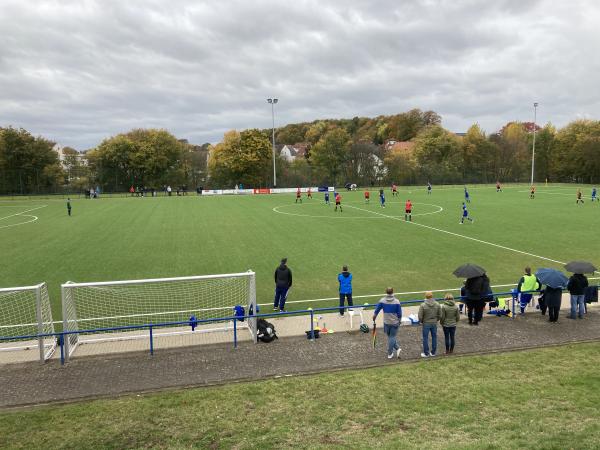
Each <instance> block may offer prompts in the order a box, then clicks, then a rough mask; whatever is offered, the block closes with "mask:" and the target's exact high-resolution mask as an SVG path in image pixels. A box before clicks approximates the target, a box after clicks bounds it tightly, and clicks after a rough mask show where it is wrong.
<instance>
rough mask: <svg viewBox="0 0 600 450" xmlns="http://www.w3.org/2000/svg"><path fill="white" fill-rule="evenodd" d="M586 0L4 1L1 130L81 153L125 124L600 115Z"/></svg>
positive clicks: (175, 128) (593, 17)
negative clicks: (425, 113)
mask: <svg viewBox="0 0 600 450" xmlns="http://www.w3.org/2000/svg"><path fill="white" fill-rule="evenodd" d="M599 24H600V2H598V1H597V0H589V1H587V0H573V1H569V2H567V1H558V0H556V1H550V0H548V1H544V0H539V1H535V0H515V1H513V0H495V1H486V0H479V1H476V0H464V1H463V0H447V1H434V0H422V1H416V0H415V1H411V0H404V1H398V0H391V1H387V0H386V1H383V0H382V1H366V0H337V1H333V0H319V1H316V0H314V1H304V0H294V1H284V0H279V1H276V0H272V1H263V0H241V1H228V0H219V1H217V0H213V1H200V0H196V1H192V0H190V1H184V0H169V1H167V0H118V1H109V0H96V1H94V0H74V1H70V0H55V1H41V0H40V1H38V0H0V126H7V125H12V126H15V127H23V128H26V129H27V130H29V131H31V132H32V133H34V134H36V135H38V134H40V135H43V136H45V137H48V138H50V139H52V140H55V141H56V142H58V143H60V144H62V145H70V146H74V147H75V148H77V149H80V150H83V149H86V148H90V147H93V146H95V145H97V144H98V143H99V142H100V141H101V140H102V139H103V138H106V137H109V136H111V135H114V134H117V133H120V132H125V131H128V130H130V129H132V128H136V127H160V128H166V129H168V130H169V131H171V132H172V133H174V134H175V135H176V136H178V137H179V138H186V139H188V140H190V142H193V143H204V142H218V141H219V140H220V139H221V137H222V135H223V132H224V131H226V130H229V129H232V128H237V129H244V128H254V127H257V128H267V127H270V125H271V109H270V106H269V105H268V104H267V102H266V98H267V97H277V98H279V99H280V101H279V103H278V104H277V106H276V108H275V115H276V117H275V120H276V125H283V124H287V123H294V122H300V121H312V120H314V119H318V118H351V117H354V116H376V115H380V114H394V113H398V112H403V111H406V110H409V109H411V108H421V109H423V110H427V109H432V110H435V111H436V112H438V113H439V114H440V115H441V116H442V118H443V125H444V126H445V127H446V128H448V129H450V130H452V131H465V130H466V128H468V127H469V126H470V125H471V124H472V123H474V122H478V123H479V124H480V125H481V126H482V127H483V128H484V129H485V130H486V131H488V132H493V131H496V130H497V129H499V128H500V127H501V126H502V125H503V124H504V123H506V122H507V121H510V120H521V121H528V120H532V119H533V102H534V101H537V102H539V104H540V106H539V108H538V122H542V123H545V122H547V121H551V122H552V123H554V124H555V125H557V126H561V125H564V124H566V123H568V122H569V121H571V120H573V119H577V118H593V119H598V118H600V31H599Z"/></svg>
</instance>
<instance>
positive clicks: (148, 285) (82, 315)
mask: <svg viewBox="0 0 600 450" xmlns="http://www.w3.org/2000/svg"><path fill="white" fill-rule="evenodd" d="M236 306H241V307H243V308H244V313H245V315H250V314H255V313H256V279H255V274H254V272H251V271H248V272H243V273H234V274H222V275H204V276H192V277H179V278H159V279H149V280H126V281H107V282H96V283H72V282H68V283H65V284H63V285H62V313H63V329H64V330H65V331H82V332H78V333H74V334H68V335H66V336H65V346H66V355H67V357H68V356H70V355H71V354H72V353H73V352H74V351H75V349H76V348H77V347H78V346H80V345H82V344H89V343H104V344H103V345H104V350H96V351H94V352H93V353H104V352H119V351H134V350H141V349H146V348H147V346H148V343H147V342H146V340H148V339H149V329H148V328H147V327H145V328H139V329H118V330H114V329H112V328H115V327H129V326H139V325H147V324H152V325H153V327H152V332H153V338H154V339H153V342H154V345H155V347H156V346H158V347H160V346H161V345H164V346H170V347H172V346H183V345H194V344H197V343H202V342H207V339H204V340H203V341H201V340H200V339H199V338H196V339H195V340H194V339H192V338H191V337H190V336H193V335H195V336H200V335H202V334H206V333H209V332H218V331H233V320H230V319H226V320H215V321H210V322H207V323H203V322H198V321H202V320H206V319H219V318H229V317H232V316H234V315H235V311H234V308H235V307H236ZM171 322H185V323H182V324H178V325H169V323H171ZM236 326H237V328H239V329H240V331H241V330H242V329H244V328H246V329H248V330H249V332H250V337H251V339H253V340H256V319H246V320H244V321H243V322H242V321H240V320H238V321H236ZM85 330H96V331H93V332H91V331H90V332H85ZM184 337H186V339H184ZM167 338H168V339H167ZM132 340H138V341H141V342H140V343H138V344H135V343H130V344H128V345H127V344H123V342H124V341H132ZM166 342H168V344H166ZM162 343H165V344H162ZM111 344H112V345H111ZM97 348H98V347H97Z"/></svg>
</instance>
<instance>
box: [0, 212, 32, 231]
mask: <svg viewBox="0 0 600 450" xmlns="http://www.w3.org/2000/svg"><path fill="white" fill-rule="evenodd" d="M21 216H22V217H31V218H32V219H31V220H27V221H25V222H19V223H13V224H11V225H2V226H0V228H10V227H18V226H20V225H25V224H28V223H31V222H35V221H36V220H38V216H32V215H30V214H22V215H21Z"/></svg>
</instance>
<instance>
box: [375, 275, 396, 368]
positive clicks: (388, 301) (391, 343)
mask: <svg viewBox="0 0 600 450" xmlns="http://www.w3.org/2000/svg"><path fill="white" fill-rule="evenodd" d="M385 293H386V296H385V297H383V298H382V299H381V300H379V303H377V307H376V308H375V312H374V313H373V324H374V323H375V320H376V319H377V315H378V314H379V312H380V311H383V332H384V333H385V335H386V336H387V338H388V348H387V354H388V359H392V358H393V357H394V353H395V354H396V358H400V352H401V351H402V349H401V348H400V345H399V344H398V341H397V340H396V335H397V334H398V327H399V326H400V321H401V320H402V307H401V306H400V301H398V299H397V298H396V297H394V289H392V288H391V287H389V288H387V289H386V290H385Z"/></svg>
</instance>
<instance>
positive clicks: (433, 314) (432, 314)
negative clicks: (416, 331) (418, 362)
mask: <svg viewBox="0 0 600 450" xmlns="http://www.w3.org/2000/svg"><path fill="white" fill-rule="evenodd" d="M441 314H442V308H441V306H440V305H439V303H438V302H436V301H435V300H434V299H433V294H432V293H431V292H425V301H424V302H423V303H421V306H419V322H420V323H421V324H422V325H423V353H421V357H422V358H427V357H429V356H431V357H433V356H435V353H436V351H437V323H438V322H439V320H440V318H441ZM429 334H431V351H429Z"/></svg>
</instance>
